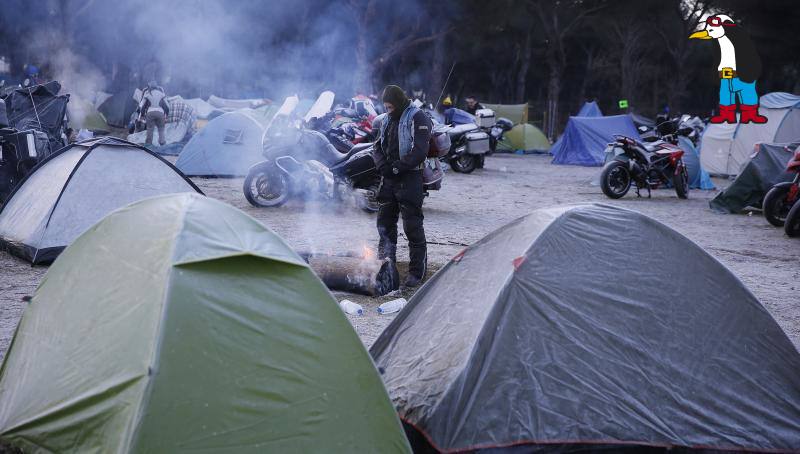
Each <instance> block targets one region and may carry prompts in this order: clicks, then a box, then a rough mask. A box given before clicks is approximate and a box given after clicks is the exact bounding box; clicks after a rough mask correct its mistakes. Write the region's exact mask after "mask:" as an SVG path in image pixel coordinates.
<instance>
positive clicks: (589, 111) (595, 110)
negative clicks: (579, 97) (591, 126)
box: [576, 101, 603, 117]
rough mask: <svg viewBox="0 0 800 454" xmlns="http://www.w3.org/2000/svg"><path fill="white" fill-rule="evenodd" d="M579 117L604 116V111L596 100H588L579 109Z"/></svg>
mask: <svg viewBox="0 0 800 454" xmlns="http://www.w3.org/2000/svg"><path fill="white" fill-rule="evenodd" d="M576 116H577V117H602V116H603V112H601V111H600V106H598V105H597V103H596V102H595V101H586V102H585V103H583V106H581V110H580V111H578V115H576Z"/></svg>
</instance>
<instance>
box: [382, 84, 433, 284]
mask: <svg viewBox="0 0 800 454" xmlns="http://www.w3.org/2000/svg"><path fill="white" fill-rule="evenodd" d="M383 105H384V107H386V112H387V114H386V118H384V119H383V120H382V121H381V124H380V136H379V138H378V141H377V142H376V143H375V150H374V151H373V159H374V160H375V165H376V166H377V168H378V171H379V172H380V174H381V176H382V178H381V184H380V189H378V204H379V205H380V206H379V208H378V220H377V225H378V236H379V238H380V240H379V242H378V254H379V257H380V258H381V259H386V258H388V259H390V260H392V261H395V260H396V256H397V221H398V219H399V217H400V216H402V218H403V231H404V232H405V234H406V238H407V239H408V255H409V258H410V260H409V264H408V276H406V279H405V281H404V283H403V285H404V286H405V287H416V286H417V285H419V284H420V282H422V280H423V279H424V278H425V272H426V270H427V262H428V249H427V242H426V240H425V229H424V227H423V225H422V222H423V218H424V217H423V215H422V199H423V198H424V197H425V191H424V188H423V183H422V170H423V167H424V162H425V158H427V156H428V147H429V143H430V138H431V128H432V127H433V124H432V123H431V120H430V118H428V116H427V115H426V114H425V112H423V111H422V110H420V109H418V108H417V107H414V106H413V105H411V100H410V99H408V97H407V96H406V94H405V92H404V91H403V89H401V88H400V87H398V86H397V85H387V86H386V88H385V89H384V90H383Z"/></svg>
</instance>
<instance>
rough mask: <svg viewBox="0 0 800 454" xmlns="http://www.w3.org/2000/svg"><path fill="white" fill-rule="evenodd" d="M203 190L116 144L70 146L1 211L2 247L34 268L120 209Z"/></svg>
mask: <svg viewBox="0 0 800 454" xmlns="http://www.w3.org/2000/svg"><path fill="white" fill-rule="evenodd" d="M176 192H198V193H201V194H202V192H201V191H200V189H198V188H197V186H195V185H194V183H192V182H191V181H190V180H189V179H188V178H186V176H184V175H183V174H181V173H180V171H178V169H176V168H175V167H173V166H172V164H170V163H169V162H167V161H165V160H164V159H163V158H161V157H159V156H158V155H156V154H155V153H153V152H151V151H149V150H148V149H146V148H144V147H141V146H139V145H134V144H132V143H130V142H126V141H124V140H121V139H116V138H110V137H105V138H100V139H91V140H87V141H83V142H80V143H76V144H73V145H70V146H69V147H66V148H64V149H62V150H61V151H59V152H57V153H56V154H53V155H51V156H50V157H49V158H48V159H46V160H45V161H43V162H42V163H40V164H39V165H38V166H37V167H36V168H35V169H34V170H33V172H31V173H30V174H29V175H28V177H27V178H26V179H24V180H23V181H22V182H21V183H20V184H19V186H17V188H16V189H15V190H14V192H13V193H12V194H11V196H10V198H9V200H8V203H6V205H5V206H4V207H3V209H2V210H0V246H2V247H4V248H5V249H7V250H9V251H10V252H11V253H13V254H15V255H18V256H20V257H22V258H24V259H26V260H29V261H31V262H32V263H34V264H36V263H46V262H50V261H52V260H53V259H55V258H56V256H58V254H59V253H61V251H62V250H63V249H64V248H65V247H66V246H68V245H69V244H70V243H71V242H72V241H73V240H74V239H75V238H76V237H77V236H78V235H80V234H81V233H82V232H83V231H84V230H86V229H87V228H89V227H90V226H92V225H93V224H94V223H96V222H97V221H99V220H100V219H102V218H103V217H104V216H105V215H107V214H108V213H110V212H111V211H114V210H116V209H117V208H120V207H123V206H125V205H128V204H129V203H132V202H136V201H138V200H142V199H145V198H148V197H152V196H156V195H162V194H171V193H176Z"/></svg>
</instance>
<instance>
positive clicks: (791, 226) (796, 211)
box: [783, 202, 800, 237]
mask: <svg viewBox="0 0 800 454" xmlns="http://www.w3.org/2000/svg"><path fill="white" fill-rule="evenodd" d="M783 229H784V231H785V232H786V234H787V235H789V236H790V237H798V236H800V202H795V204H794V206H792V209H791V210H789V214H787V215H786V222H784V224H783Z"/></svg>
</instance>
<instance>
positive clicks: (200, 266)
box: [0, 194, 409, 453]
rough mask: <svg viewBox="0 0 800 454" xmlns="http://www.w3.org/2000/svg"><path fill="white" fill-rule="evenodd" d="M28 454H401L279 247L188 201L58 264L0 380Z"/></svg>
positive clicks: (138, 208) (289, 254)
mask: <svg viewBox="0 0 800 454" xmlns="http://www.w3.org/2000/svg"><path fill="white" fill-rule="evenodd" d="M0 441H2V442H3V443H10V444H13V445H16V446H19V447H22V448H23V449H25V450H26V451H31V452H67V451H69V452H103V453H106V452H114V453H129V452H169V453H181V452H198V451H204V452H214V453H226V452H230V453H233V452H235V453H242V452H259V453H260V452H325V451H327V452H343V451H348V452H407V451H408V450H409V448H408V444H407V441H406V439H405V437H404V435H403V432H402V429H401V426H400V423H399V421H398V419H397V416H396V415H395V413H394V410H393V408H392V406H391V404H390V402H389V399H388V397H387V394H386V390H385V389H384V387H383V384H382V383H381V379H380V377H379V376H378V373H377V371H376V370H375V366H374V365H373V363H372V362H371V361H370V358H369V356H368V354H367V352H366V350H365V349H364V347H363V345H362V344H361V342H360V341H359V339H358V337H357V336H356V333H355V332H354V331H353V328H352V327H351V326H350V324H349V322H348V321H347V319H346V318H345V316H344V314H343V313H342V312H341V310H340V309H339V307H338V306H337V304H336V301H335V300H334V299H333V297H332V296H331V294H330V293H329V292H328V290H327V289H326V288H325V286H324V285H323V284H322V282H320V280H319V279H318V278H317V277H316V276H315V275H314V273H313V272H312V271H311V269H310V268H309V267H308V266H307V265H306V263H305V262H303V261H302V260H301V259H300V257H299V256H297V254H295V253H294V252H293V251H292V250H291V249H290V248H289V246H288V245H287V244H286V243H284V242H283V240H281V238H280V237H278V236H277V235H276V234H274V233H273V232H271V231H270V230H269V229H267V228H265V227H264V226H263V225H262V224H260V223H259V222H258V221H256V220H255V219H253V218H251V217H249V216H247V215H245V214H244V213H242V212H241V211H239V210H237V209H235V208H233V207H230V206H228V205H225V204H223V203H221V202H217V201H214V200H212V199H207V198H205V197H203V196H200V195H197V194H180V195H170V196H161V197H155V198H151V199H147V200H144V201H141V202H137V203H135V204H133V205H129V206H127V207H125V208H122V209H120V210H118V211H115V212H114V213H112V214H110V215H109V216H107V217H106V218H105V219H103V220H102V221H100V222H99V223H97V224H96V225H94V226H93V227H92V228H90V229H89V230H88V231H87V232H86V233H84V234H83V235H81V236H80V237H79V238H78V239H77V240H76V241H75V242H74V243H73V244H72V245H71V246H70V247H69V248H67V249H66V250H65V251H64V253H63V254H62V255H61V256H60V257H59V259H58V260H57V261H56V262H55V263H54V264H53V266H52V267H51V268H50V270H49V271H48V273H47V275H46V276H45V278H44V280H43V281H42V283H41V285H40V286H39V288H38V289H37V291H36V293H35V295H34V296H33V299H32V300H31V302H30V304H29V305H28V306H27V307H26V308H25V311H24V314H23V317H22V320H21V322H20V324H19V327H18V329H17V332H16V333H15V335H14V339H13V341H12V344H11V347H10V349H9V351H8V354H7V355H6V358H5V361H4V363H3V366H2V369H1V370H0Z"/></svg>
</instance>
